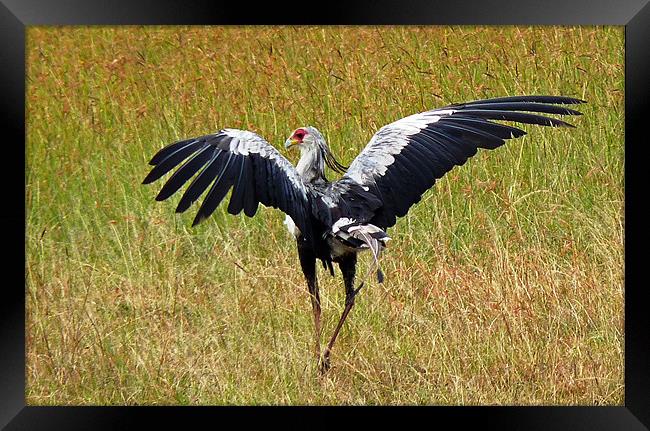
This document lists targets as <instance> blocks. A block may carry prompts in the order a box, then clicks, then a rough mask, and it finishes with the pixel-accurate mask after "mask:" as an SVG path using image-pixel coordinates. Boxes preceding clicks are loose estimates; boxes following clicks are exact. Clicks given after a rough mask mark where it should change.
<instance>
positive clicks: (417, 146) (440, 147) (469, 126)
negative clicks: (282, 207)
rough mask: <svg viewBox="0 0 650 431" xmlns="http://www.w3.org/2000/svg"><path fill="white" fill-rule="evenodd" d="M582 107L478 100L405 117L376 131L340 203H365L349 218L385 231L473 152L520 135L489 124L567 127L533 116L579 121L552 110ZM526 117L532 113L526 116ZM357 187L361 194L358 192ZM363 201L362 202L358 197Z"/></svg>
mask: <svg viewBox="0 0 650 431" xmlns="http://www.w3.org/2000/svg"><path fill="white" fill-rule="evenodd" d="M576 103H584V101H582V100H579V99H573V98H570V97H556V96H516V97H501V98H495V99H488V100H478V101H474V102H468V103H463V104H456V105H449V106H446V107H444V108H440V109H435V110H432V111H427V112H423V113H420V114H415V115H411V116H409V117H406V118H402V119H401V120H398V121H395V122H394V123H391V124H389V125H387V126H384V127H382V128H381V129H380V130H379V131H378V132H377V133H376V134H375V135H374V136H373V137H372V139H371V140H370V142H369V143H368V145H367V146H366V147H365V148H364V150H363V151H362V152H361V153H360V154H359V155H358V156H357V158H356V159H354V161H353V162H352V164H350V167H349V168H348V171H347V173H346V174H345V175H344V176H343V177H342V178H341V179H340V180H339V184H338V186H339V187H338V188H339V189H344V190H346V191H345V192H343V193H342V194H341V196H340V201H341V202H343V203H345V202H349V201H356V202H357V204H356V207H357V208H358V207H359V201H363V202H367V205H366V207H365V208H364V210H365V211H364V212H365V214H349V215H348V216H351V217H357V218H362V219H366V220H368V221H370V222H371V223H373V224H375V225H377V226H381V227H382V228H388V227H390V226H393V225H394V224H395V222H396V217H402V216H404V215H405V214H406V213H407V211H408V209H409V208H410V207H411V206H412V205H413V204H415V203H417V202H419V201H420V198H421V196H422V194H423V193H424V192H425V191H426V190H428V189H429V188H430V187H431V186H433V184H434V183H435V181H436V179H438V178H440V177H442V176H443V175H444V174H445V173H447V172H448V171H449V170H451V169H452V168H453V167H454V166H456V165H459V166H460V165H462V164H464V163H465V161H466V160H467V159H468V158H469V157H471V156H473V155H474V154H476V152H477V149H478V148H487V149H494V148H497V147H499V146H501V145H503V144H504V142H505V141H504V140H505V139H511V138H516V137H519V136H522V135H524V134H525V132H524V131H523V130H520V129H517V128H515V127H511V126H507V125H504V124H500V123H495V122H492V121H489V120H506V121H516V122H519V123H526V124H539V125H542V126H570V127H573V126H571V125H570V124H568V123H565V122H564V121H561V120H558V119H556V118H550V117H546V116H543V115H539V114H537V113H545V114H562V115H581V113H580V112H578V111H574V110H572V109H568V108H566V107H563V106H557V105H558V104H576ZM531 112H532V113H531ZM533 113H534V114H533ZM359 185H361V186H362V188H363V190H360V189H359V187H358V186H359ZM364 195H365V196H364Z"/></svg>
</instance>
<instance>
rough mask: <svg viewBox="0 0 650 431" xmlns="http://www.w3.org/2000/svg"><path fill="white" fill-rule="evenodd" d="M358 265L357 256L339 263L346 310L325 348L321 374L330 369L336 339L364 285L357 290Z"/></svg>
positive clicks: (346, 258)
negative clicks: (356, 271)
mask: <svg viewBox="0 0 650 431" xmlns="http://www.w3.org/2000/svg"><path fill="white" fill-rule="evenodd" d="M356 264H357V255H356V254H351V255H350V256H347V257H345V258H343V259H341V261H340V262H339V267H340V268H341V273H342V274H343V281H344V283H345V308H344V309H343V314H341V318H340V319H339V323H338V324H337V325H336V329H335V330H334V334H332V338H331V339H330V341H329V343H328V344H327V347H326V348H325V352H324V353H323V357H322V358H321V363H320V371H321V373H325V372H326V371H327V370H329V368H330V353H331V351H332V347H334V342H335V341H336V337H338V335H339V331H340V330H341V328H342V327H343V323H345V319H346V318H347V317H348V314H349V313H350V310H352V307H353V306H354V298H355V297H356V296H357V293H359V290H361V288H362V287H363V283H361V285H360V286H359V287H358V288H356V289H355V288H354V275H355V269H356Z"/></svg>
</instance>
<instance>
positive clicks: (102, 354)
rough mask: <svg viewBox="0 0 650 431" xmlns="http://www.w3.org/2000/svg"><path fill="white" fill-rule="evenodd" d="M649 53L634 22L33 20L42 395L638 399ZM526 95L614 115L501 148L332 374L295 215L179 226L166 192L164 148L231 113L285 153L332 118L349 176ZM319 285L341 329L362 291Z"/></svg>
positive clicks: (429, 235) (400, 237)
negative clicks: (630, 186)
mask: <svg viewBox="0 0 650 431" xmlns="http://www.w3.org/2000/svg"><path fill="white" fill-rule="evenodd" d="M623 41H624V34H623V28H622V27H618V28H614V27H610V28H603V27H573V28H568V27H567V28H560V27H530V28H523V27H522V28H517V27H484V28H474V27H430V28H419V27H380V28H371V27H356V28H355V27H331V28H316V27H311V28H294V27H283V28H238V27H229V28H212V27H189V28H188V27H122V28H111V27H94V28H90V27H80V28H75V27H52V28H38V27H37V28H30V29H29V30H28V46H27V54H28V58H27V64H28V78H27V79H28V80H27V85H28V91H27V103H28V108H27V125H28V133H27V148H26V157H27V166H26V177H27V184H26V196H27V201H26V208H27V232H26V235H27V237H26V238H27V268H26V271H27V272H26V295H27V310H26V313H27V334H26V337H27V338H26V339H27V370H26V376H27V394H26V397H27V402H28V404H30V405H51V404H99V405H105V404H464V405H474V404H516V405H521V404H524V405H529V404H534V405H537V404H582V405H594V404H598V405H603V404H607V405H620V404H622V403H623V402H624V398H623V394H624V386H623V340H624V321H623V299H624V289H623V266H624V256H623V232H624V231H623V205H624V199H623V189H624V183H623V169H624V166H623V151H624V146H623V139H624V133H623V132H624V124H623V119H624V111H623V95H624V81H623V78H624V76H623V64H624V51H623ZM517 94H554V95H566V96H574V97H579V98H583V99H585V100H587V101H588V102H589V103H588V104H586V105H581V106H579V109H580V110H581V111H582V112H584V114H585V115H584V116H582V117H577V118H570V119H568V121H569V122H572V123H573V124H575V125H576V126H577V128H576V129H551V128H542V127H524V128H525V130H526V131H528V132H529V134H528V135H527V136H525V137H524V138H523V139H517V140H514V141H510V142H509V143H508V144H507V145H506V146H504V147H502V148H500V149H498V150H496V151H492V152H487V151H481V152H480V153H479V154H477V155H476V156H475V157H474V158H473V159H471V160H470V161H469V162H468V163H467V164H466V165H465V166H462V167H459V168H455V169H454V170H452V171H451V172H450V173H449V174H447V176H445V177H444V178H443V179H442V180H440V181H439V182H438V183H437V184H436V186H435V187H434V189H433V190H432V191H430V192H428V193H427V194H426V195H425V196H424V198H423V200H422V202H421V203H420V204H418V205H417V206H415V207H413V208H412V209H411V211H410V212H409V214H408V215H407V216H406V217H404V218H403V219H401V220H400V221H399V222H398V223H397V225H396V226H395V227H394V228H392V229H391V230H390V231H389V234H390V235H391V237H392V238H393V241H392V242H391V244H390V247H389V249H388V250H387V252H386V253H385V254H384V256H383V261H382V265H383V268H384V272H385V273H386V281H385V282H384V284H382V285H377V284H376V283H374V282H373V283H371V284H370V285H369V287H368V288H367V289H364V290H363V291H362V292H361V294H360V296H359V297H358V300H357V305H356V307H355V308H354V309H353V311H352V313H351V315H350V318H349V319H348V321H347V323H346V326H345V327H344V328H343V330H342V332H341V335H340V337H339V339H338V341H337V344H336V346H335V348H334V351H333V355H332V361H333V369H332V370H331V371H330V373H329V374H328V375H327V376H326V377H324V378H319V377H318V373H317V369H316V364H315V361H314V358H313V356H312V340H313V322H312V314H311V306H310V303H309V298H308V295H307V288H306V285H305V283H304V281H303V278H302V273H301V271H300V269H299V266H298V259H297V253H296V251H295V245H294V243H293V241H292V240H291V239H290V237H289V235H288V233H287V232H286V230H285V227H284V225H283V224H282V220H283V218H284V215H283V214H282V213H281V212H279V211H277V210H273V209H269V208H260V211H259V212H258V214H257V216H255V217H254V218H246V217H244V216H243V215H241V216H237V217H235V216H231V215H228V214H226V212H225V206H226V205H222V206H221V207H220V208H219V209H218V210H217V212H216V214H215V216H214V217H212V218H211V219H210V220H208V221H206V222H204V223H203V224H201V225H199V226H197V227H196V228H190V225H191V221H192V218H193V217H194V214H195V213H196V209H197V207H198V206H196V205H195V206H194V207H192V208H191V209H190V210H189V211H188V212H187V213H185V214H182V215H176V214H175V213H174V209H175V205H176V202H177V201H178V200H179V199H180V194H179V195H177V196H174V197H173V198H171V199H170V200H169V201H166V202H163V203H159V202H155V201H154V197H155V195H156V193H157V192H158V190H159V188H160V186H161V183H157V184H155V185H154V186H146V187H145V186H142V185H140V183H141V181H142V179H143V178H144V176H145V175H146V174H147V172H148V169H149V167H148V165H147V162H148V161H149V159H150V157H151V156H152V155H153V154H154V153H155V152H156V151H157V150H158V149H159V148H161V147H162V146H163V145H165V144H167V143H169V142H172V141H175V140H178V139H181V138H187V137H191V136H196V135H200V134H206V133H210V132H214V131H216V130H218V129H220V128H222V127H237V128H245V129H251V130H254V131H256V132H258V133H259V134H261V135H262V136H264V137H266V138H267V139H268V140H269V142H271V143H273V144H274V145H276V146H277V147H278V148H281V143H283V142H284V140H285V139H286V138H287V137H288V134H289V133H290V132H291V131H292V130H293V129H295V128H296V127H299V126H304V125H314V126H316V127H318V128H319V129H320V130H321V131H322V132H323V133H324V134H325V135H326V138H327V139H328V141H329V142H330V144H331V147H332V149H333V151H334V153H335V154H337V155H338V157H339V159H340V160H341V161H342V162H343V163H345V164H349V163H350V162H351V161H352V159H353V158H354V157H355V156H356V154H357V153H358V152H359V151H360V150H361V149H362V148H363V146H364V145H365V144H366V143H367V142H368V140H369V139H370V137H371V136H372V134H373V133H374V132H375V131H376V130H377V129H378V128H379V127H381V126H382V125H384V124H387V123H389V122H391V121H394V120H396V119H398V118H401V117H403V116H406V115H409V114H412V113H415V112H420V111H424V110H427V109H432V108H434V107H439V106H444V105H446V104H448V103H454V102H462V101H468V100H474V99H479V98H484V97H497V96H504V95H517ZM282 151H283V152H284V149H282ZM288 157H289V159H290V160H291V161H292V162H294V163H295V162H296V161H297V157H298V154H297V153H290V154H289V155H288ZM331 176H332V177H334V175H331ZM369 262H370V257H369V256H367V255H365V256H364V258H363V259H362V266H361V268H360V270H359V272H360V273H364V272H365V268H367V265H368V264H369ZM319 275H320V283H321V295H322V301H323V313H324V333H325V335H326V336H329V334H331V332H332V331H333V329H334V325H335V324H336V321H337V320H338V317H339V315H340V312H341V310H342V308H343V300H344V289H343V286H342V281H341V279H340V278H338V277H337V278H336V279H333V278H331V277H329V276H328V275H326V274H325V272H320V274H319ZM337 275H338V274H337Z"/></svg>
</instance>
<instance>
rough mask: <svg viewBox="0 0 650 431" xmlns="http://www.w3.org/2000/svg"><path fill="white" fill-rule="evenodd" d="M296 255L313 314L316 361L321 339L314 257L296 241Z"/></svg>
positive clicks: (318, 355)
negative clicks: (305, 281) (305, 282)
mask: <svg viewBox="0 0 650 431" xmlns="http://www.w3.org/2000/svg"><path fill="white" fill-rule="evenodd" d="M298 255H299V257H300V266H301V267H302V272H303V273H304V274H305V279H306V280H307V289H308V290H309V299H310V300H311V309H312V312H313V314H314V331H315V332H314V334H315V349H314V354H315V355H316V360H319V359H320V338H321V322H320V312H321V310H320V295H319V294H318V280H317V279H316V256H315V255H314V253H313V252H312V251H311V250H310V249H308V248H306V247H304V246H302V244H301V242H300V241H298Z"/></svg>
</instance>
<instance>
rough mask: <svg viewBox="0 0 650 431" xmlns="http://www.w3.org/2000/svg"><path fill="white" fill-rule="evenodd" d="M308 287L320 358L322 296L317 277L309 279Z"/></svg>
mask: <svg viewBox="0 0 650 431" xmlns="http://www.w3.org/2000/svg"><path fill="white" fill-rule="evenodd" d="M307 287H308V288H309V297H310V299H311V308H312V311H313V313H314V330H315V335H316V337H315V338H316V347H315V354H316V358H317V359H319V358H320V337H321V325H320V296H319V294H318V282H317V281H316V277H314V279H313V281H310V280H308V281H307Z"/></svg>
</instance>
